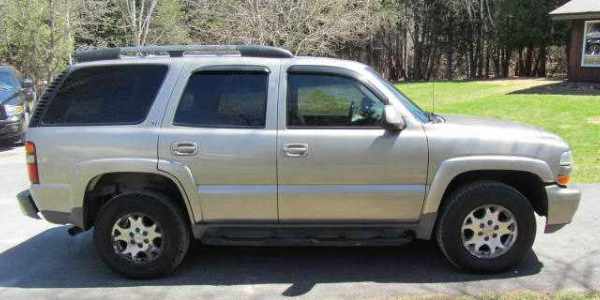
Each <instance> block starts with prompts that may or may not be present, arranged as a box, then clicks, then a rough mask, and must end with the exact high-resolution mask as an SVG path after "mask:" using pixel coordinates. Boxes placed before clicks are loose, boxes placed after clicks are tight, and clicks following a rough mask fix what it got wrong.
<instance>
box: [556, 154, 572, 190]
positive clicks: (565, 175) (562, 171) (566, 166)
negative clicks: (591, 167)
mask: <svg viewBox="0 0 600 300" xmlns="http://www.w3.org/2000/svg"><path fill="white" fill-rule="evenodd" d="M559 164H560V167H559V170H558V177H556V182H557V183H558V184H560V185H563V186H566V185H567V184H569V182H571V171H572V170H573V152H571V151H567V152H564V153H563V154H561V155H560V163H559Z"/></svg>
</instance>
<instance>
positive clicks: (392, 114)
mask: <svg viewBox="0 0 600 300" xmlns="http://www.w3.org/2000/svg"><path fill="white" fill-rule="evenodd" d="M384 118H385V119H384V125H385V128H386V129H388V130H392V131H401V130H403V129H404V128H406V122H405V121H404V118H403V117H402V115H400V114H399V113H398V112H397V111H396V109H395V108H394V106H392V105H390V104H388V105H386V106H385V111H384Z"/></svg>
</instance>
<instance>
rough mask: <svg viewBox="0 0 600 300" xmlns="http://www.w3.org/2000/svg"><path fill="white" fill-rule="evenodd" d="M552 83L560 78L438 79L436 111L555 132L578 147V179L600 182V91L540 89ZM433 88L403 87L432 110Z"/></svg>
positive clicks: (428, 85) (576, 180)
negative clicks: (442, 80) (585, 92)
mask: <svg viewBox="0 0 600 300" xmlns="http://www.w3.org/2000/svg"><path fill="white" fill-rule="evenodd" d="M550 84H557V82H552V81H546V80H540V79H517V80H491V81H468V82H436V83H435V95H436V97H435V98H436V101H435V111H436V112H437V113H448V114H462V115H475V116H484V117H494V118H499V119H505V120H511V121H516V122H521V123H527V124H531V125H534V126H538V127H542V128H544V129H546V130H548V131H550V132H554V133H556V134H558V135H560V136H561V137H563V138H564V139H565V140H566V141H567V142H568V143H569V144H570V145H571V147H572V148H573V152H574V157H575V162H576V169H575V173H574V181H575V182H577V183H590V182H600V95H584V94H582V93H569V92H565V91H562V92H561V91H557V92H555V93H552V92H551V91H548V90H541V89H539V88H538V87H540V86H544V85H550ZM433 87H434V84H433V83H431V82H425V83H401V84H399V85H398V88H399V89H400V90H402V91H403V92H404V93H405V94H406V95H407V96H409V97H410V98H411V99H412V100H413V101H415V102H416V103H418V104H419V105H420V106H421V107H422V108H423V109H425V110H431V109H432V94H433V90H434V89H433ZM536 88H538V89H536ZM536 90H538V91H536Z"/></svg>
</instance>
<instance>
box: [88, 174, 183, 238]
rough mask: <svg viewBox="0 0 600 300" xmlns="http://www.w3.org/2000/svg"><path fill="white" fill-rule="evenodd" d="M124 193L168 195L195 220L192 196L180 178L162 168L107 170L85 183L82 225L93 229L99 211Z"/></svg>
mask: <svg viewBox="0 0 600 300" xmlns="http://www.w3.org/2000/svg"><path fill="white" fill-rule="evenodd" d="M125 193H145V194H150V195H166V196H168V197H169V199H171V200H173V201H174V202H175V204H176V205H177V206H179V207H180V208H181V209H182V212H183V213H184V215H185V216H186V217H187V219H188V221H189V222H190V224H193V223H194V215H193V211H192V210H191V206H190V205H189V199H188V197H187V194H186V192H185V190H184V188H183V187H182V186H181V184H180V183H179V182H178V180H177V179H176V178H174V177H172V176H170V175H169V174H166V173H162V172H158V171H157V172H108V173H103V174H99V175H97V176H94V177H93V178H91V179H90V180H89V181H88V183H87V184H86V190H85V194H84V196H83V212H82V225H83V229H85V230H87V229H90V228H91V227H92V226H93V225H94V222H95V219H96V217H97V214H98V212H99V211H100V209H101V208H102V207H103V205H104V204H106V203H107V202H108V201H109V200H111V199H112V198H114V197H115V196H117V195H121V194H125Z"/></svg>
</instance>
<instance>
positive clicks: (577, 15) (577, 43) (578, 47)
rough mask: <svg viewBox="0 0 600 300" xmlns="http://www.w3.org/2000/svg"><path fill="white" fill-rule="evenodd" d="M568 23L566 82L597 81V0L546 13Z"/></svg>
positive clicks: (599, 33)
mask: <svg viewBox="0 0 600 300" xmlns="http://www.w3.org/2000/svg"><path fill="white" fill-rule="evenodd" d="M550 16H551V17H552V19H553V20H563V21H568V22H570V25H571V26H570V28H571V29H570V30H571V31H570V34H569V41H568V44H567V56H568V61H569V70H568V73H569V80H570V81H585V82H600V0H572V1H569V2H568V3H566V4H565V5H563V6H561V7H559V8H557V9H556V10H554V11H552V12H550Z"/></svg>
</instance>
